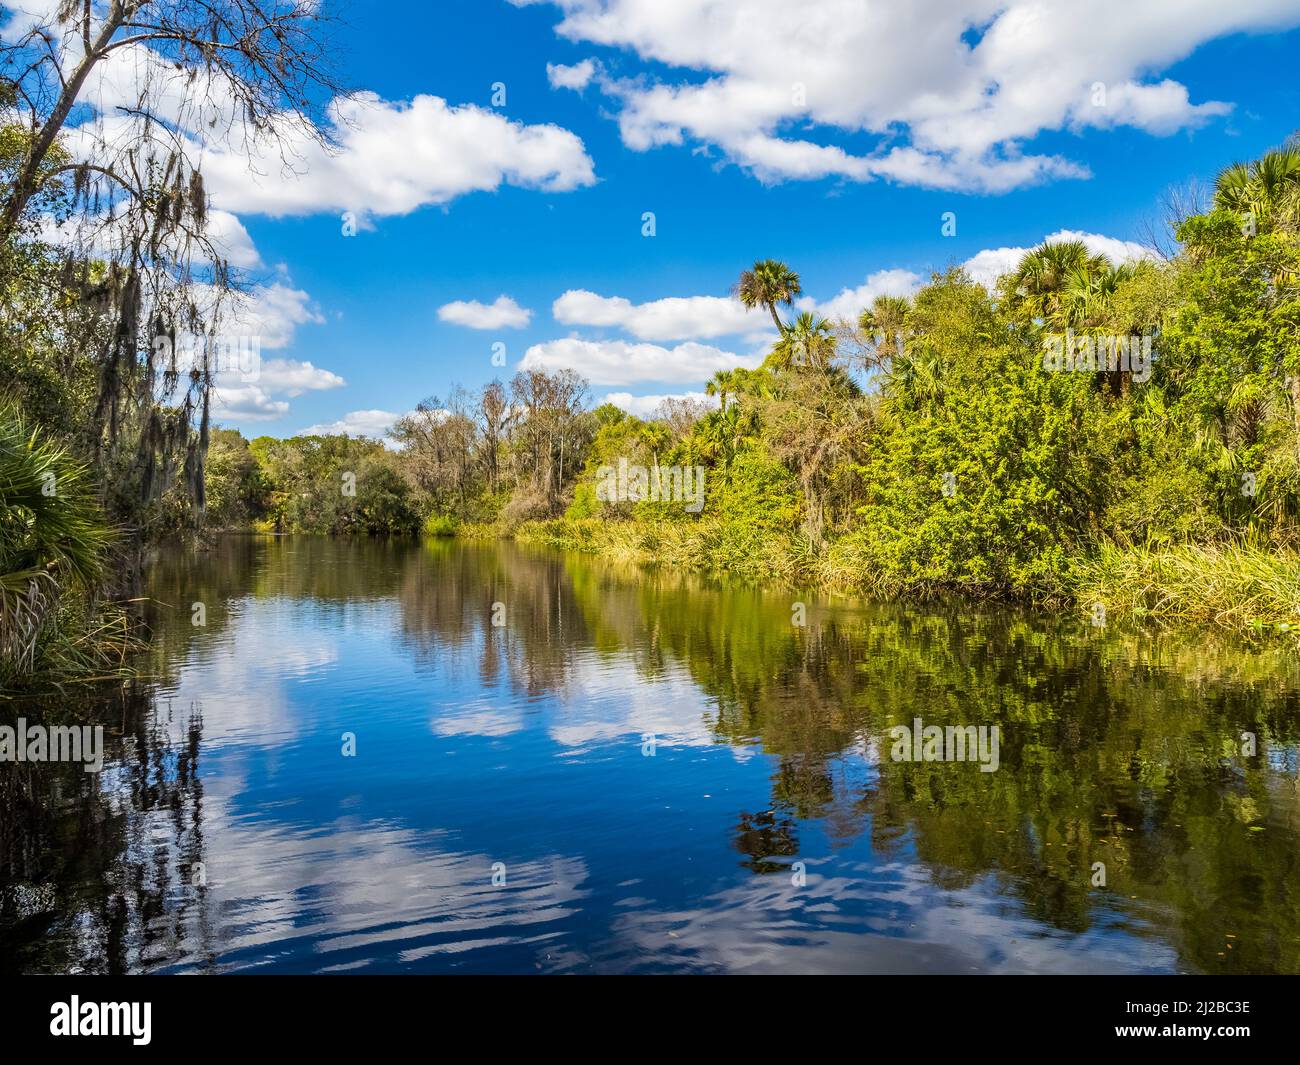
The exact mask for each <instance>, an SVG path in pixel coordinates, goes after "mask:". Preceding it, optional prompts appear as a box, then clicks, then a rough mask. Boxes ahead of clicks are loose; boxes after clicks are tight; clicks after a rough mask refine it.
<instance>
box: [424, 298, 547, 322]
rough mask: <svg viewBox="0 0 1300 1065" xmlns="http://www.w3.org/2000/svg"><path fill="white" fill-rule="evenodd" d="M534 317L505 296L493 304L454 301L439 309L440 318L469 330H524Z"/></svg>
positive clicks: (476, 301) (475, 301) (530, 312)
mask: <svg viewBox="0 0 1300 1065" xmlns="http://www.w3.org/2000/svg"><path fill="white" fill-rule="evenodd" d="M532 316H533V312H532V311H530V310H528V309H527V308H525V307H521V306H519V304H517V303H516V302H515V301H514V300H512V299H511V298H510V297H509V296H505V295H502V296H498V297H497V298H496V299H495V300H493V301H492V302H491V303H479V302H478V300H454V301H452V302H451V303H444V304H443V305H442V306H441V307H439V308H438V317H439V318H441V319H442V320H443V321H444V322H451V323H452V324H453V325H463V326H466V327H467V328H469V329H522V328H523V327H524V326H526V325H527V324H528V321H529V319H530V318H532Z"/></svg>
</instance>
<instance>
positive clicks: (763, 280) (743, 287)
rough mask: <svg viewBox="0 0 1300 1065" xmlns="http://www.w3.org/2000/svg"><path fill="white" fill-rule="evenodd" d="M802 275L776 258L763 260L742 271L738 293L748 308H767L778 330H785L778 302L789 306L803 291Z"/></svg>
mask: <svg viewBox="0 0 1300 1065" xmlns="http://www.w3.org/2000/svg"><path fill="white" fill-rule="evenodd" d="M802 292H803V288H802V287H801V286H800V284H799V275H798V274H796V273H795V272H794V271H793V270H791V269H790V267H788V266H786V264H785V263H783V262H778V261H777V260H776V259H760V260H759V261H758V262H756V263H755V264H754V265H753V266H752V267H751V268H750V269H748V270H744V271H742V272H741V275H740V280H739V281H737V282H736V287H735V293H736V296H737V297H738V298H739V299H740V302H741V303H743V304H744V305H745V306H746V307H766V308H767V309H768V312H769V313H770V314H771V315H772V321H774V322H775V323H776V328H777V330H778V331H780V332H782V333H784V332H785V323H784V322H782V321H781V316H780V315H779V314H777V313H776V306H777V304H778V303H783V304H785V305H786V306H789V305H790V304H791V303H793V302H794V301H795V300H796V299H798V297H799V296H800V295H801V294H802Z"/></svg>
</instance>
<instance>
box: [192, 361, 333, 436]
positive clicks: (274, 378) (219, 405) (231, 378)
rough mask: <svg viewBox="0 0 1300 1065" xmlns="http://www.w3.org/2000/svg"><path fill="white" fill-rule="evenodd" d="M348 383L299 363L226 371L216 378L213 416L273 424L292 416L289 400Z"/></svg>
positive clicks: (273, 362) (287, 362)
mask: <svg viewBox="0 0 1300 1065" xmlns="http://www.w3.org/2000/svg"><path fill="white" fill-rule="evenodd" d="M345 384H347V382H346V381H344V380H343V378H342V377H340V376H339V375H338V374H336V373H333V372H332V371H330V370H324V369H321V368H320V367H317V366H313V365H312V364H311V363H310V362H299V361H298V360H297V359H266V360H263V361H262V362H261V365H260V367H258V368H257V369H256V370H255V372H252V373H243V372H240V371H238V370H235V369H227V370H224V371H222V372H221V373H218V374H217V375H216V381H215V383H214V387H213V390H212V409H213V414H214V416H215V417H216V418H218V419H224V418H239V419H244V420H247V421H272V420H274V419H277V418H281V417H283V416H284V415H286V414H288V413H289V402H288V401H289V400H290V399H293V398H294V397H296V396H301V395H302V394H303V393H304V392H320V391H326V390H329V389H333V388H342V387H343V386H344V385H345Z"/></svg>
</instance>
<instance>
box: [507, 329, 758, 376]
mask: <svg viewBox="0 0 1300 1065" xmlns="http://www.w3.org/2000/svg"><path fill="white" fill-rule="evenodd" d="M761 361H762V360H761V358H760V357H758V356H742V355H736V354H733V353H732V352H729V351H722V350H720V349H719V348H715V347H712V346H710V345H708V344H698V343H696V342H695V341H686V342H685V343H682V344H678V345H677V346H676V347H672V348H665V347H660V346H659V345H658V344H632V343H628V342H627V341H625V340H582V339H579V338H577V337H568V338H565V339H562V340H549V341H546V342H545V343H542V344H534V345H533V346H532V347H530V348H529V349H528V350H527V351H526V352H525V353H524V357H523V359H522V360H521V361H520V363H519V368H520V369H522V370H533V369H537V370H547V371H554V370H563V369H570V370H573V371H575V372H576V373H579V374H581V375H582V376H583V377H585V378H586V379H587V380H588V381H590V382H591V383H592V384H596V385H613V386H618V385H629V384H635V383H637V382H640V381H677V382H682V383H687V382H691V381H704V380H707V379H708V378H710V377H712V376H713V374H714V373H716V372H717V371H718V370H732V369H735V368H737V367H744V368H745V369H754V368H755V367H756V366H757V365H758V364H759V362H761Z"/></svg>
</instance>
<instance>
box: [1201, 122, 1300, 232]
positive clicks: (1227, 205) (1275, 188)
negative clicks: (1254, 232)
mask: <svg viewBox="0 0 1300 1065" xmlns="http://www.w3.org/2000/svg"><path fill="white" fill-rule="evenodd" d="M1214 205H1215V206H1216V207H1220V208H1224V209H1226V210H1229V211H1235V212H1236V213H1237V214H1240V215H1247V214H1248V215H1250V217H1251V218H1252V219H1253V220H1254V222H1255V224H1256V226H1259V227H1264V226H1269V225H1277V224H1282V225H1286V226H1295V225H1297V224H1300V141H1296V140H1293V141H1291V142H1290V143H1288V144H1285V145H1283V146H1282V147H1281V148H1274V149H1272V150H1271V151H1267V152H1265V153H1264V154H1263V155H1261V156H1260V157H1259V158H1258V159H1256V160H1255V161H1254V162H1253V163H1233V164H1232V165H1231V166H1229V167H1225V168H1224V169H1223V170H1222V171H1221V172H1220V173H1219V176H1218V178H1216V179H1215V182H1214Z"/></svg>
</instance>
